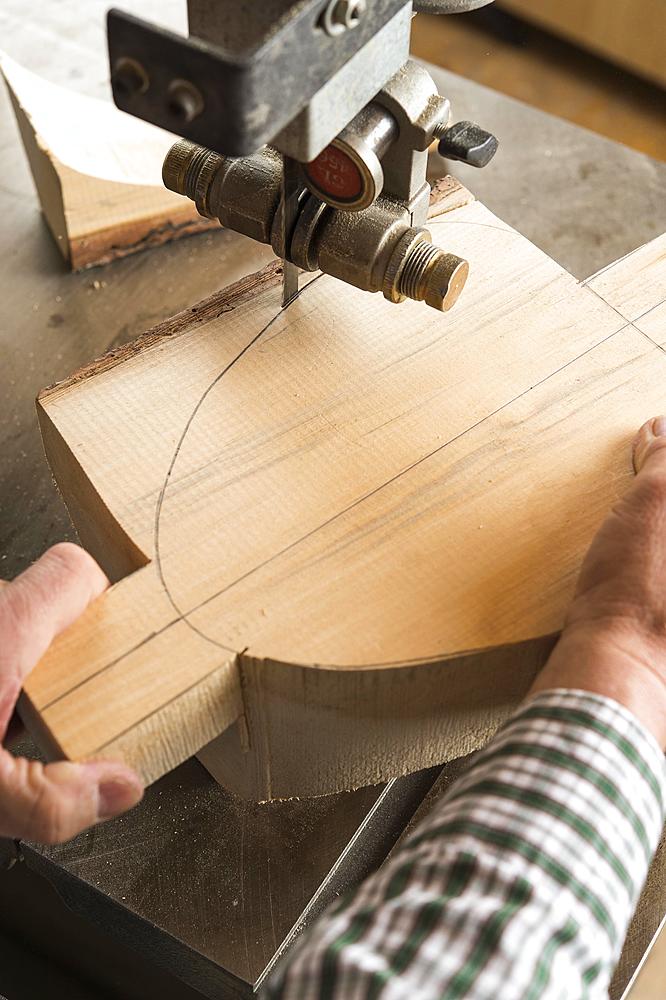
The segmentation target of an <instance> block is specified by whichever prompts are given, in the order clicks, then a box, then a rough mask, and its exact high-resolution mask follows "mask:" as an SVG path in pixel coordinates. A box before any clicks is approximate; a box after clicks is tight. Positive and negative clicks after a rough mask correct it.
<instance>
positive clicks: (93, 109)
mask: <svg viewBox="0 0 666 1000" xmlns="http://www.w3.org/2000/svg"><path fill="white" fill-rule="evenodd" d="M0 73H1V75H2V76H4V78H5V82H6V84H7V89H8V91H9V96H10V99H11V102H12V106H13V108H14V112H15V114H16V121H17V124H18V127H19V132H20V134H21V138H22V140H23V145H24V147H25V151H26V155H27V158H28V162H29V164H30V169H31V171H32V175H33V179H34V181H35V187H36V188H37V194H38V196H39V201H40V205H41V209H42V213H43V215H44V218H45V219H46V222H47V224H48V226H49V229H50V230H51V232H52V234H53V237H54V239H55V241H56V243H57V245H58V249H59V250H60V252H61V253H62V255H63V257H64V258H65V260H66V261H67V263H68V264H69V265H70V267H71V268H72V269H73V270H78V269H80V268H84V267H90V266H92V265H96V264H105V263H108V262H109V261H112V260H115V259H116V258H118V257H125V256H127V255H128V254H131V253H136V252H137V251H139V250H145V249H147V248H149V247H152V246H158V245H160V244H162V243H166V242H169V241H170V240H173V239H178V238H179V237H181V236H188V235H190V234H191V233H196V232H200V231H201V230H203V229H208V228H210V227H211V225H213V224H212V223H211V222H210V221H209V220H208V219H204V218H203V217H202V216H200V215H199V214H198V212H197V210H196V208H195V206H194V203H193V202H191V201H190V200H189V199H187V198H182V197H181V196H180V195H177V194H174V193H173V192H172V191H167V189H166V188H165V187H164V185H163V184H162V181H161V176H160V171H161V165H162V161H163V159H164V155H165V153H166V152H167V150H168V149H169V146H170V145H171V143H172V142H173V141H174V138H175V137H174V136H172V135H170V134H169V133H168V132H164V131H163V130H162V129H158V128H155V127H154V126H153V125H149V124H147V123H146V122H143V121H139V119H138V118H132V117H131V116H130V115H127V114H125V113H124V112H122V111H118V109H117V108H115V107H114V106H113V105H112V104H110V103H109V102H107V101H100V100H95V99H94V98H91V97H87V96H85V95H82V94H77V93H75V92H73V91H69V90H67V89H66V88H64V87H59V86H56V85H55V84H52V83H49V82H48V81H46V80H43V79H41V77H39V76H37V75H36V74H34V73H31V72H30V71H29V70H27V69H25V68H24V67H23V66H20V65H19V64H18V63H16V62H14V60H12V59H10V58H9V57H8V56H6V55H3V54H2V53H1V52H0Z"/></svg>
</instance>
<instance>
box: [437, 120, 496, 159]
mask: <svg viewBox="0 0 666 1000" xmlns="http://www.w3.org/2000/svg"><path fill="white" fill-rule="evenodd" d="M435 138H436V139H439V146H438V149H439V152H440V154H441V156H444V157H446V159H447V160H460V162H461V163H468V164H469V165H470V167H485V166H487V164H489V163H490V161H491V160H492V158H493V156H494V155H495V153H496V152H497V147H498V146H499V141H498V139H496V138H495V136H494V135H493V134H492V132H486V130H485V129H483V128H481V126H480V125H477V124H476V123H475V122H456V123H455V125H449V126H448V127H446V126H440V127H439V128H437V129H436V130H435Z"/></svg>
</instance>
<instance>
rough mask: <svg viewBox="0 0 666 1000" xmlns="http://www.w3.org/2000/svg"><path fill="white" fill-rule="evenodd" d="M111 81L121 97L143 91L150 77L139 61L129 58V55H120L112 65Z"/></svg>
mask: <svg viewBox="0 0 666 1000" xmlns="http://www.w3.org/2000/svg"><path fill="white" fill-rule="evenodd" d="M111 83H112V85H113V89H114V90H115V91H117V92H118V93H119V94H120V95H121V97H132V96H133V95H134V94H143V93H145V92H146V90H148V86H149V84H150V79H149V77H148V73H147V72H146V69H145V67H144V66H142V64H141V63H140V62H138V61H137V60H136V59H130V58H129V56H122V57H121V58H120V59H117V60H116V61H115V63H114V65H113V69H112V71H111Z"/></svg>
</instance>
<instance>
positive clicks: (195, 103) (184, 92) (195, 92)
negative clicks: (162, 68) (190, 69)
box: [167, 80, 204, 125]
mask: <svg viewBox="0 0 666 1000" xmlns="http://www.w3.org/2000/svg"><path fill="white" fill-rule="evenodd" d="M167 107H168V109H169V112H170V114H171V115H172V116H173V117H174V118H176V119H177V120H178V121H179V122H180V123H181V124H185V125H189V123H190V122H192V121H194V119H195V118H198V116H199V115H200V114H201V112H202V111H203V109H204V99H203V97H202V95H201V91H200V90H199V88H198V87H195V86H194V84H193V83H191V82H190V81H189V80H172V81H171V83H170V84H169V87H168V89H167Z"/></svg>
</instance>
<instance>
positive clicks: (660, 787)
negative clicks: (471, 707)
mask: <svg viewBox="0 0 666 1000" xmlns="http://www.w3.org/2000/svg"><path fill="white" fill-rule="evenodd" d="M665 791H666V768H665V766H664V760H663V756H662V755H661V753H660V750H659V748H658V746H657V745H656V744H655V742H654V741H653V740H652V738H651V737H650V735H648V734H647V733H646V732H645V731H644V730H643V728H642V727H641V726H640V725H639V724H638V723H637V721H636V720H635V719H634V718H633V717H632V716H631V715H630V714H629V713H628V712H626V711H625V710H624V709H623V708H622V707H621V706H619V705H617V704H615V703H613V702H610V701H606V700H603V699H600V698H598V697H597V696H595V695H593V694H585V693H575V692H571V691H569V692H561V693H559V692H549V693H548V692H547V693H542V694H540V695H538V696H537V697H536V698H535V699H533V700H532V701H530V702H528V703H526V705H525V706H523V708H522V709H521V710H520V711H519V712H518V713H517V715H516V716H515V717H514V718H513V720H511V722H510V723H508V724H507V725H506V726H505V727H504V729H503V730H501V731H500V733H499V734H498V735H497V737H496V738H495V739H494V740H493V741H492V743H491V744H489V746H488V747H487V748H486V750H484V751H483V752H482V753H481V754H480V755H479V756H478V758H477V759H476V761H475V762H474V764H473V766H472V767H471V768H470V770H469V771H468V773H467V774H466V776H464V777H463V778H462V779H461V780H460V781H459V782H457V783H456V784H455V785H454V786H453V787H452V788H451V790H450V792H449V793H448V794H447V795H446V796H445V797H444V798H443V799H442V801H441V802H440V803H439V804H438V806H437V807H436V809H435V810H433V813H432V814H431V817H430V818H429V820H428V821H427V823H426V824H425V825H424V826H422V827H421V828H420V829H419V830H418V831H417V833H416V834H415V836H414V837H413V838H412V839H411V840H410V841H409V842H408V843H407V844H406V845H405V847H404V848H403V849H402V850H401V851H400V852H398V853H397V854H396V855H395V856H394V858H392V860H391V861H390V862H389V863H388V864H387V865H386V866H385V867H384V868H383V869H382V870H381V871H380V872H379V873H378V874H377V875H375V876H374V877H373V878H371V879H369V880H368V881H367V882H366V883H364V885H362V886H361V887H360V888H359V889H358V890H357V891H356V892H355V893H354V894H353V895H352V896H351V897H350V898H348V899H345V900H343V901H342V902H340V903H338V904H337V905H336V906H335V907H334V908H333V909H332V910H331V911H329V913H328V914H327V915H326V916H325V917H324V918H323V920H322V921H321V922H320V923H319V924H318V926H317V927H316V928H315V929H314V931H313V932H312V933H311V935H310V936H309V938H308V939H307V940H305V941H304V942H303V944H302V945H301V947H300V948H299V949H297V951H296V953H295V954H294V956H293V958H292V959H291V961H290V962H289V963H288V964H287V965H286V967H285V969H284V971H283V973H282V976H281V977H280V978H278V980H277V981H276V982H275V984H274V985H273V987H272V988H271V989H270V991H269V996H271V997H274V998H277V997H280V998H294V1000H295V998H297V997H298V998H299V1000H306V998H318V997H324V996H325V997H327V998H329V1000H338V998H343V997H344V998H345V1000H348V998H351V997H355V996H357V995H358V996H363V997H364V998H365V997H376V996H379V994H380V992H381V996H382V1000H385V998H386V1000H388V998H391V1000H402V998H407V997H409V998H414V997H419V1000H427V998H431V997H432V998H434V997H438V998H447V1000H451V998H454V997H463V996H473V997H475V998H485V997H489V998H490V997H492V998H493V1000H504V998H506V1000H515V998H516V997H518V996H520V997H521V998H523V997H524V998H527V997H531V998H545V997H556V996H557V997H560V996H562V995H566V996H572V997H574V996H584V995H588V994H587V991H588V990H589V995H592V996H602V995H605V991H606V989H607V984H608V981H609V978H610V975H611V973H612V970H613V967H614V965H615V962H616V961H617V957H618V955H619V950H620V947H621V944H622V940H623V937H624V934H625V931H626V927H627V924H628V922H629V919H630V916H631V913H632V911H633V908H634V905H635V902H636V899H637V896H638V893H639V892H640V888H641V886H642V883H643V881H644V878H645V875H646V872H647V867H648V864H649V860H650V858H651V855H652V852H653V851H654V849H655V846H656V844H657V842H658V838H659V833H660V830H661V827H662V824H663V817H664V812H663V809H664V807H663V800H664V795H665Z"/></svg>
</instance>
